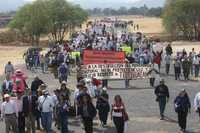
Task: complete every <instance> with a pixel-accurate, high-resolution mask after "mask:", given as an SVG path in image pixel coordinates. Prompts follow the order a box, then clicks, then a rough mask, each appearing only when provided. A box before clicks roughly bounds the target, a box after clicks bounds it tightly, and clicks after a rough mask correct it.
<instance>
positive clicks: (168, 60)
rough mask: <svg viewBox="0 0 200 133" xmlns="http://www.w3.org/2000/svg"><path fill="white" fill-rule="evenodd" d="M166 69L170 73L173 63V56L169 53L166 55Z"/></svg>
mask: <svg viewBox="0 0 200 133" xmlns="http://www.w3.org/2000/svg"><path fill="white" fill-rule="evenodd" d="M164 60H165V71H166V74H167V75H169V72H170V64H171V56H170V55H169V54H167V55H165V58H164Z"/></svg>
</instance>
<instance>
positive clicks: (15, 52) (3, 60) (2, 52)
mask: <svg viewBox="0 0 200 133" xmlns="http://www.w3.org/2000/svg"><path fill="white" fill-rule="evenodd" d="M27 48H28V47H11V46H0V74H2V72H3V71H4V67H5V64H7V62H8V61H11V62H12V64H14V65H19V64H22V63H24V60H23V54H24V52H25V51H26V50H27Z"/></svg>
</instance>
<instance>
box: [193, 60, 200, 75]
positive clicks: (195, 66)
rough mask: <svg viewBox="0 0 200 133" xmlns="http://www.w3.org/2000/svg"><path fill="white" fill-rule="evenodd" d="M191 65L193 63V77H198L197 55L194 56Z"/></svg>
mask: <svg viewBox="0 0 200 133" xmlns="http://www.w3.org/2000/svg"><path fill="white" fill-rule="evenodd" d="M193 65H194V74H195V77H198V76H199V58H198V56H195V57H194V60H193Z"/></svg>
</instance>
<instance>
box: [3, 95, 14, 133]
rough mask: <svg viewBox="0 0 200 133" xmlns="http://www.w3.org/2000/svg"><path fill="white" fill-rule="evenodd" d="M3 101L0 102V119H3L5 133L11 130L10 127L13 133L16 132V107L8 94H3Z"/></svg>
mask: <svg viewBox="0 0 200 133" xmlns="http://www.w3.org/2000/svg"><path fill="white" fill-rule="evenodd" d="M4 98H5V101H4V102H3V103H2V104H1V119H5V125H6V130H5V131H6V133H9V132H11V127H12V129H13V131H14V133H18V124H17V118H18V109H17V105H16V103H15V102H14V101H13V100H10V95H9V94H5V95H4Z"/></svg>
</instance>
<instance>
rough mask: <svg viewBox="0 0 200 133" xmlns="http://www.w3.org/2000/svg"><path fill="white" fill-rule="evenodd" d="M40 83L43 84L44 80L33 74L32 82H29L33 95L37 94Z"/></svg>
mask: <svg viewBox="0 0 200 133" xmlns="http://www.w3.org/2000/svg"><path fill="white" fill-rule="evenodd" d="M42 84H44V82H43V81H42V80H41V79H39V77H38V76H35V78H34V80H33V82H32V83H31V91H32V94H33V95H37V89H38V88H39V86H40V85H42Z"/></svg>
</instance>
